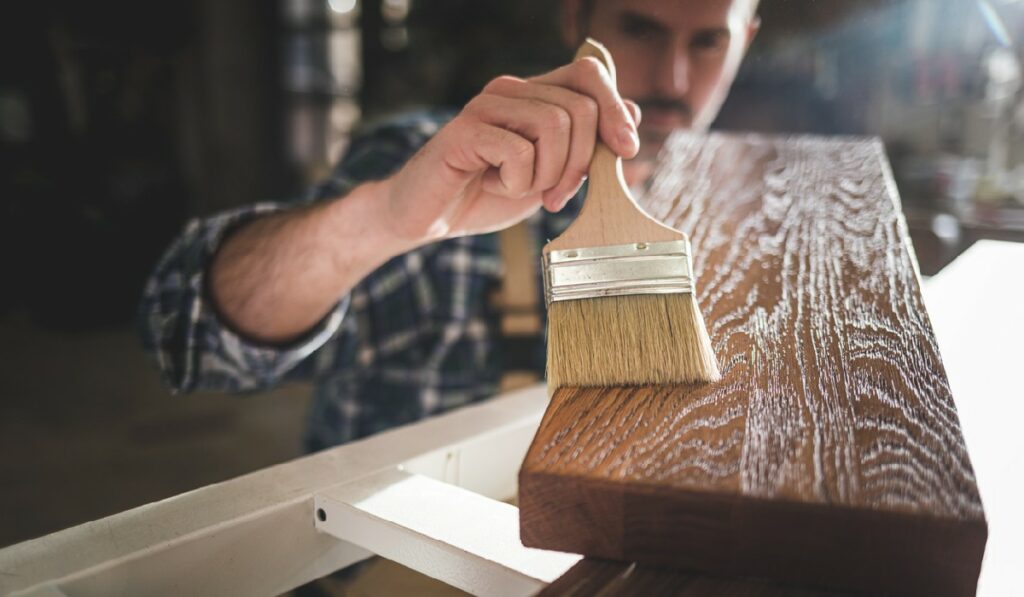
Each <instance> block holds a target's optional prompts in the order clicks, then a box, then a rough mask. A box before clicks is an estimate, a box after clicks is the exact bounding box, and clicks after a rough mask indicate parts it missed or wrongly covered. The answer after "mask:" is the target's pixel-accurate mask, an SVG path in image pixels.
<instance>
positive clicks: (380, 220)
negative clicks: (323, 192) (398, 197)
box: [324, 180, 423, 275]
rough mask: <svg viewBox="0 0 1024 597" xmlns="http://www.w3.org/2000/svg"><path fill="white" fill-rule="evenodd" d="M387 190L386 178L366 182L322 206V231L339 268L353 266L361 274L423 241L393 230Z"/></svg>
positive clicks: (348, 268)
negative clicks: (329, 240) (325, 234)
mask: <svg viewBox="0 0 1024 597" xmlns="http://www.w3.org/2000/svg"><path fill="white" fill-rule="evenodd" d="M389 192H390V182H389V181H388V180H380V181H370V182H366V183H363V184H361V185H359V186H357V187H355V188H354V189H352V190H351V191H350V192H349V193H348V194H346V195H345V196H343V197H340V198H338V199H335V200H333V201H330V202H328V203H327V204H326V205H325V207H324V209H325V210H326V218H325V220H326V223H327V225H326V231H327V232H326V233H327V234H328V235H329V237H330V238H331V239H332V243H331V246H332V248H333V249H332V255H334V258H335V263H336V264H337V267H338V269H339V270H342V269H344V270H348V271H351V270H353V269H355V270H359V271H360V273H361V274H362V275H365V274H368V273H370V272H371V271H373V270H374V269H376V268H377V267H378V266H380V265H382V264H383V263H384V262H386V261H388V260H389V259H391V258H392V257H396V256H398V255H401V254H403V253H407V252H409V251H411V250H412V249H415V248H416V247H418V246H420V245H422V244H423V242H421V241H418V240H415V239H409V238H405V237H403V236H402V235H400V234H398V233H397V231H396V230H395V229H394V226H393V222H392V221H391V220H392V219H393V218H392V217H391V215H390V213H389V211H388V201H389V196H388V193H389Z"/></svg>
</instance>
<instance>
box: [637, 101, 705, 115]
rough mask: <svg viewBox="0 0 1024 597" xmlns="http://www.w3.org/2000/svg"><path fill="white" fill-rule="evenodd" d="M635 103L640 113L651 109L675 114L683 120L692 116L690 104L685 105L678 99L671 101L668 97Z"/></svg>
mask: <svg viewBox="0 0 1024 597" xmlns="http://www.w3.org/2000/svg"><path fill="white" fill-rule="evenodd" d="M636 103H637V104H639V105H640V111H641V112H645V111H647V110H648V109H653V110H665V111H669V112H676V113H677V114H679V115H680V116H683V117H685V118H690V117H691V116H693V109H692V108H690V104H687V103H686V102H684V101H683V100H680V99H673V98H668V97H648V98H644V99H640V100H637V102H636Z"/></svg>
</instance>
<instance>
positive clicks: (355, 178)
mask: <svg viewBox="0 0 1024 597" xmlns="http://www.w3.org/2000/svg"><path fill="white" fill-rule="evenodd" d="M450 117H451V114H450V113H446V112H438V113H431V114H426V115H420V116H412V117H410V118H406V119H398V120H395V121H394V122H390V123H387V124H385V125H382V126H378V127H375V128H372V129H370V130H368V131H366V132H365V133H363V134H361V135H359V136H357V137H356V138H355V139H353V142H352V144H351V145H350V146H349V148H348V150H347V151H346V153H345V156H344V157H343V158H342V160H341V161H340V162H339V164H338V166H337V167H336V168H335V170H334V172H333V173H332V175H331V177H330V178H329V179H328V180H326V181H325V182H324V183H323V184H321V185H318V186H316V187H315V188H313V189H311V191H310V192H309V193H308V194H307V195H306V196H305V197H302V198H300V199H299V200H297V201H295V202H291V203H260V204H256V205H251V206H248V207H244V208H241V209H237V210H234V211H229V212H225V213H222V214H219V215H216V216H213V217H210V218H204V219H195V220H192V221H190V222H189V223H188V224H187V225H186V226H185V229H184V230H183V231H182V233H181V234H180V235H179V236H178V238H177V239H175V241H174V243H173V244H172V245H171V246H170V247H169V248H168V249H167V251H166V252H165V253H164V255H163V257H162V258H161V260H160V261H159V263H158V264H157V266H156V268H155V270H154V271H153V273H152V275H151V276H150V277H149V279H148V280H147V283H146V286H145V289H144V291H143V297H142V301H141V303H140V307H139V314H138V315H139V317H138V321H139V327H140V332H141V335H142V339H143V344H144V345H145V348H146V349H147V350H148V351H149V352H150V353H151V354H152V355H153V356H154V357H155V359H156V362H157V364H158V365H159V367H160V372H161V375H162V376H163V378H164V382H165V383H166V384H167V385H168V386H169V387H170V388H171V390H172V391H174V392H176V393H177V392H188V391H193V390H218V391H245V390H258V389H262V388H266V387H269V386H271V385H274V384H276V383H278V382H280V381H282V380H283V379H285V378H288V379H293V378H303V377H310V376H312V375H314V374H315V371H314V366H316V365H315V363H314V361H315V360H316V359H310V358H307V357H309V356H310V355H311V354H312V353H314V352H316V351H317V350H318V349H319V348H321V347H322V346H324V344H325V343H327V342H329V341H331V340H332V338H334V339H335V340H341V338H338V337H337V336H338V335H340V334H344V333H345V331H344V330H342V331H339V329H340V328H341V327H342V325H341V324H342V319H343V318H344V317H345V314H346V312H347V311H348V307H349V302H350V301H349V297H347V296H346V297H343V298H341V299H340V300H339V302H338V304H337V305H336V306H335V308H334V309H333V310H332V311H331V312H330V313H328V314H327V315H326V316H325V317H324V318H323V319H322V320H321V321H320V322H319V323H318V324H317V325H316V326H314V327H313V329H311V330H309V331H308V332H307V333H306V334H305V335H304V336H303V337H302V338H299V339H298V340H296V341H294V342H292V343H291V344H289V345H287V346H277V345H275V346H268V345H260V344H257V343H254V342H253V341H251V340H248V339H246V338H244V337H242V336H241V335H240V334H237V333H236V332H234V331H233V330H232V329H231V328H230V327H229V326H228V325H227V324H226V323H225V322H224V321H223V320H222V319H221V318H220V317H219V316H218V314H217V312H216V310H215V308H214V307H213V305H212V303H211V302H210V300H209V297H208V296H207V292H206V272H207V269H208V267H209V265H210V262H211V261H212V259H213V256H214V255H215V254H216V252H217V249H218V247H219V246H220V244H221V242H222V240H223V238H224V236H225V235H226V234H228V233H230V231H231V230H233V229H234V228H236V227H237V226H240V225H242V224H244V223H245V222H246V221H247V220H250V219H252V218H255V217H259V216H261V215H266V214H269V213H273V212H275V211H280V210H284V209H289V208H291V207H294V206H296V205H302V204H309V203H312V202H316V201H322V200H325V199H329V198H333V197H341V196H343V195H345V194H347V193H348V192H350V191H351V190H352V189H353V188H355V187H356V186H357V185H358V184H360V183H362V182H365V181H367V180H374V179H380V178H383V177H385V176H388V175H389V174H391V173H392V172H393V171H395V170H396V169H397V168H399V167H400V166H401V165H402V164H403V163H405V161H406V160H407V159H409V156H411V155H412V154H413V153H415V151H416V150H417V149H418V148H419V147H421V146H422V145H423V144H424V143H426V141H427V140H428V139H429V138H430V137H431V136H432V135H433V134H434V133H435V132H436V131H437V130H438V128H439V127H440V126H441V125H442V124H443V122H445V121H446V120H447V119H449V118H450ZM352 328H353V326H346V329H352ZM350 333H351V332H350ZM345 354H346V355H347V353H345ZM335 356H336V357H337V358H335V361H334V362H333V363H331V365H330V366H332V367H335V368H336V367H339V366H347V365H348V362H347V359H345V358H342V357H344V356H345V355H335Z"/></svg>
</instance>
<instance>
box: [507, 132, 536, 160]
mask: <svg viewBox="0 0 1024 597" xmlns="http://www.w3.org/2000/svg"><path fill="white" fill-rule="evenodd" d="M533 151H534V150H533V143H530V142H529V141H527V140H526V139H523V138H522V137H517V138H516V141H515V142H514V143H513V144H512V155H513V156H515V157H516V158H517V159H520V160H523V161H526V160H529V161H532V160H533Z"/></svg>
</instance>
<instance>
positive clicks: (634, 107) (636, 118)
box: [623, 100, 643, 126]
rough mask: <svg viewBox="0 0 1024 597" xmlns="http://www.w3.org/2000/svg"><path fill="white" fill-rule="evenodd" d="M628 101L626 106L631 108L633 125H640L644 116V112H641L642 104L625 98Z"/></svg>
mask: <svg viewBox="0 0 1024 597" xmlns="http://www.w3.org/2000/svg"><path fill="white" fill-rule="evenodd" d="M623 101H625V102H626V107H627V108H629V114H630V115H631V116H632V117H633V125H634V126H640V120H641V119H642V118H643V114H641V113H640V104H638V103H636V102H634V101H633V100H623Z"/></svg>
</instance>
